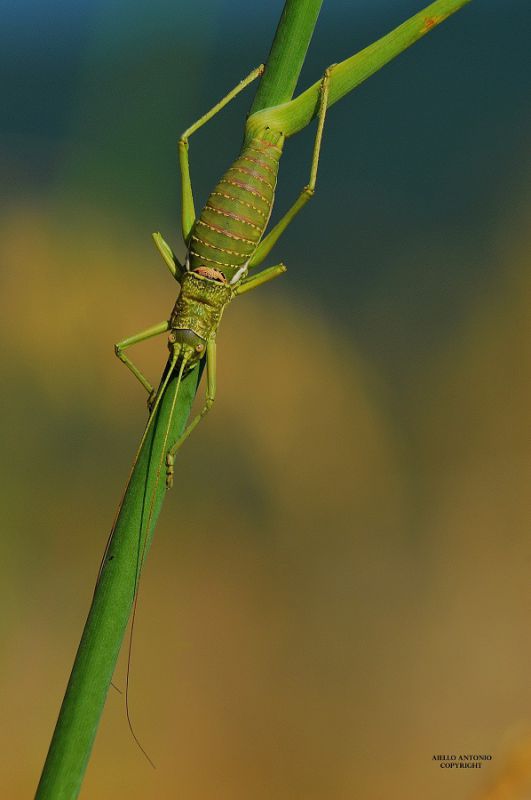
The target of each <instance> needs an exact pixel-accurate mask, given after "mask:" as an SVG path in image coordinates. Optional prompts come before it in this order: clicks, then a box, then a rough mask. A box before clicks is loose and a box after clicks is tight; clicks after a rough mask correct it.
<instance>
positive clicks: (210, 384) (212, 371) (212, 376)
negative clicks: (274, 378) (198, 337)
mask: <svg viewBox="0 0 531 800" xmlns="http://www.w3.org/2000/svg"><path fill="white" fill-rule="evenodd" d="M206 378H207V390H206V399H205V405H204V406H203V408H202V409H201V411H200V412H199V414H198V415H197V416H196V417H195V418H194V419H193V420H192V422H191V423H190V424H189V425H188V427H187V428H186V430H185V431H184V432H183V433H182V434H181V436H180V437H179V438H178V439H177V441H176V442H175V444H174V445H173V447H170V449H169V450H168V452H167V454H166V486H167V488H168V489H170V488H171V487H172V486H173V465H174V462H175V454H176V452H177V450H178V449H179V448H180V447H181V445H182V444H183V443H184V442H185V441H186V439H188V437H189V436H190V434H191V433H192V431H193V430H194V429H195V428H196V427H197V425H198V424H199V423H200V422H201V420H202V419H203V417H204V416H205V414H207V413H208V412H209V411H210V409H211V408H212V404H213V403H214V400H215V399H216V342H215V339H209V340H208V342H207V351H206Z"/></svg>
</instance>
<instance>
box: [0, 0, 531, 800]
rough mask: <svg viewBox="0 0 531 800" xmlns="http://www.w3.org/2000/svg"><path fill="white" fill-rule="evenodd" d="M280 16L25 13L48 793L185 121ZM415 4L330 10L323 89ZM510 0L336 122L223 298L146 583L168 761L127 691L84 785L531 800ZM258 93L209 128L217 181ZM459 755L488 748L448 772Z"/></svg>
mask: <svg viewBox="0 0 531 800" xmlns="http://www.w3.org/2000/svg"><path fill="white" fill-rule="evenodd" d="M281 6H282V4H281V3H273V4H271V7H270V8H269V7H268V8H267V9H256V10H253V11H251V10H249V9H248V8H246V7H245V6H244V5H243V4H242V3H232V4H229V3H227V2H224V0H217V2H215V0H208V2H206V3H205V8H204V9H203V11H202V13H201V19H197V14H196V9H195V8H192V6H189V7H186V6H184V5H182V6H181V5H179V4H177V6H176V4H175V3H169V2H167V0H156V1H155V2H151V3H150V4H148V3H147V2H146V0H135V2H133V3H131V4H130V5H129V6H126V4H125V3H124V2H123V0H117V2H113V3H111V4H106V5H104V4H103V3H94V4H93V6H91V7H89V6H88V4H83V3H82V2H81V0H79V2H77V3H73V4H70V5H69V6H68V8H67V7H66V5H64V4H62V3H60V2H59V0H56V2H55V3H53V4H52V6H51V8H50V9H48V13H44V9H43V8H42V7H41V6H39V5H38V4H37V3H36V2H31V0H27V2H26V3H24V4H23V12H22V11H20V10H19V11H18V12H17V11H16V10H12V11H10V12H9V14H8V15H7V22H6V31H7V32H6V31H4V34H3V36H5V37H6V41H5V43H4V44H5V46H4V48H3V50H2V56H1V57H0V58H1V60H2V63H3V65H4V66H5V67H6V69H7V70H8V72H7V73H6V74H7V76H8V78H9V81H8V82H9V85H10V87H11V88H12V89H13V90H14V91H13V93H12V97H11V99H10V101H9V103H8V104H7V110H6V109H4V110H3V112H2V114H3V116H2V120H3V122H2V149H1V163H2V166H4V167H5V168H6V175H7V180H6V182H5V185H6V187H8V191H7V192H6V197H5V201H4V203H3V206H2V209H1V219H0V226H1V241H0V263H1V265H2V269H1V273H0V281H1V293H2V298H3V301H4V302H3V313H2V315H1V317H0V326H1V336H2V341H3V342H4V348H3V352H2V356H3V357H2V364H1V368H2V374H3V379H4V393H3V405H4V414H3V415H2V429H3V442H4V447H3V453H4V459H2V482H1V485H2V489H3V494H4V496H3V502H2V508H3V509H4V520H5V523H6V524H5V529H4V536H3V537H2V558H1V562H0V563H1V569H2V576H1V585H2V590H3V591H2V597H3V603H2V605H3V614H2V625H3V628H2V642H3V648H2V658H1V661H0V666H1V677H2V681H1V686H2V711H3V713H2V719H3V724H2V726H1V729H0V730H1V734H0V735H1V740H0V752H1V753H2V755H3V758H2V761H3V769H2V774H1V777H0V796H1V797H5V798H10V800H19V798H20V799H21V800H22V798H27V797H31V796H32V793H33V791H34V789H35V787H36V784H37V780H38V776H39V773H40V769H41V767H42V763H43V760H44V757H45V754H46V750H47V746H48V743H49V739H50V736H51V733H52V730H53V726H54V724H55V719H56V715H57V712H58V710H59V705H60V702H61V699H62V695H63V692H64V688H65V686H66V681H67V678H68V674H69V671H70V668H71V665H72V661H73V657H74V654H75V650H76V647H77V643H78V640H79V637H80V634H81V630H82V626H83V623H84V619H85V616H86V613H87V610H88V606H89V603H90V599H91V595H92V590H93V584H94V581H95V578H96V574H97V569H98V565H99V561H100V557H101V554H102V552H103V548H104V544H105V541H106V537H107V533H108V530H109V527H110V524H111V522H112V518H113V513H114V510H115V505H116V502H117V501H118V498H119V496H120V492H121V489H122V486H123V482H124V481H125V478H126V476H127V474H128V467H129V464H130V461H131V458H132V455H133V453H134V450H135V445H136V443H137V441H138V439H139V436H140V433H141V430H142V426H143V422H144V419H145V413H146V408H145V397H144V396H143V394H142V390H141V388H139V386H138V385H137V384H136V383H135V382H134V380H133V379H132V377H131V376H130V375H129V373H128V372H127V371H126V370H125V369H124V368H123V367H122V366H121V365H119V364H118V362H117V361H116V359H115V358H114V355H113V352H112V345H113V343H114V342H115V341H117V340H118V339H120V338H123V337H124V336H126V335H129V334H131V333H133V332H134V331H136V330H140V329H142V328H144V327H146V326H147V325H150V324H152V323H155V322H157V321H159V320H160V319H162V318H164V316H166V314H167V313H168V311H169V310H170V309H171V306H172V304H173V302H174V299H175V288H174V285H173V283H172V279H171V276H170V275H169V273H168V272H167V270H166V269H165V267H164V265H163V263H162V261H161V260H160V258H159V257H158V256H157V254H156V252H155V251H154V249H153V247H152V244H151V242H150V236H149V234H150V232H151V231H152V230H157V229H161V230H162V232H163V234H164V235H165V236H166V237H167V238H168V239H169V240H171V241H172V242H173V243H174V244H175V246H176V249H178V248H179V247H181V250H180V252H181V254H182V245H179V236H178V225H177V223H176V220H177V219H178V191H179V188H178V172H177V165H176V158H175V139H176V137H177V135H178V133H179V131H180V130H182V129H183V128H184V127H185V126H186V125H187V124H189V123H190V122H191V121H192V120H193V119H194V118H195V117H197V116H198V115H199V114H200V113H202V111H204V110H205V109H206V108H207V107H208V106H209V105H211V104H212V103H213V102H214V101H215V100H216V99H217V98H218V97H219V96H221V94H223V93H224V92H225V91H226V90H227V89H228V88H229V87H230V86H232V85H233V84H235V83H236V82H237V80H239V78H240V77H242V76H243V75H244V74H245V73H246V72H247V71H248V70H249V69H250V68H251V67H252V66H253V65H254V64H255V63H258V62H259V61H260V60H261V59H263V58H264V57H265V55H266V54H267V49H268V46H269V43H270V40H271V36H272V33H273V30H274V27H275V24H276V20H277V18H278V15H279V13H280V9H281ZM418 8H419V4H418V3H416V2H406V1H405V0H400V2H396V3H394V4H390V3H389V2H386V1H384V0H381V2H379V3H375V4H374V5H372V4H369V3H360V4H359V7H358V4H344V3H341V2H339V0H337V1H335V2H332V1H331V2H330V3H328V4H326V3H325V7H324V10H323V17H322V20H321V21H320V23H319V25H318V27H317V30H316V36H315V39H316V41H315V43H314V46H313V47H312V51H311V54H310V57H309V60H308V64H307V66H306V67H305V72H304V76H306V77H305V81H303V83H304V82H306V83H307V82H309V80H313V79H315V77H316V76H317V75H318V74H320V72H322V69H323V67H324V66H326V64H327V63H330V62H331V61H334V60H338V59H340V58H343V57H346V56H347V55H349V54H350V53H351V52H354V51H355V50H356V49H358V48H360V47H361V46H363V45H365V44H367V43H368V42H370V41H372V40H373V39H374V38H376V37H377V36H378V35H381V34H382V33H384V32H385V31H386V30H387V29H389V28H390V27H392V26H393V25H396V24H398V23H399V22H400V21H401V20H402V19H403V18H405V17H407V16H408V15H410V14H412V13H414V12H415V11H417V10H418ZM504 9H505V6H504V5H503V4H502V3H501V2H495V1H494V0H484V2H483V3H482V4H479V3H478V4H472V6H471V7H470V8H469V9H467V10H465V11H464V12H462V14H460V15H458V16H457V17H456V18H455V19H453V20H451V21H450V22H449V23H447V25H446V26H445V27H444V28H443V29H441V30H440V31H437V32H435V33H434V35H433V38H432V37H431V36H430V37H428V38H427V39H426V40H425V41H423V42H422V43H420V44H419V45H418V46H416V47H415V48H414V49H413V50H411V51H410V52H409V53H407V54H405V55H404V56H403V57H401V58H400V59H399V60H398V61H397V62H396V63H395V64H393V65H392V66H390V67H388V68H387V69H386V70H384V71H383V72H382V73H381V75H378V76H376V77H375V78H373V79H371V81H370V82H368V83H367V84H366V85H365V86H364V87H362V88H361V89H360V90H359V91H357V92H356V93H354V94H353V95H352V96H350V97H349V98H347V99H345V100H344V101H342V103H341V104H339V105H338V106H337V108H334V110H333V112H331V113H330V117H329V121H328V122H327V130H326V132H325V144H324V152H323V160H322V165H321V174H320V176H319V178H320V180H319V187H318V192H317V196H316V199H315V200H314V201H313V204H312V205H311V207H309V208H308V210H307V212H306V211H305V213H304V216H303V217H301V219H300V220H298V221H297V223H295V224H294V226H293V229H292V230H290V232H289V233H287V234H286V235H285V239H284V241H282V243H281V244H279V246H278V247H277V248H276V250H275V253H274V254H273V258H274V260H275V261H277V260H280V259H282V260H284V261H286V263H287V265H288V268H289V272H288V274H287V275H286V276H285V277H283V278H282V280H279V281H278V282H275V284H274V285H273V284H272V285H271V286H269V287H265V288H264V289H262V290H261V291H260V292H256V293H253V295H252V296H249V297H248V298H247V297H246V298H245V299H242V301H239V302H238V303H237V304H236V303H235V304H234V306H233V307H231V309H230V310H229V312H228V313H227V315H226V318H225V319H224V322H223V326H222V330H221V333H220V337H219V347H218V352H219V367H218V399H217V401H216V404H215V407H214V410H213V411H212V413H211V415H210V416H209V417H208V419H207V420H206V421H205V422H204V423H203V424H202V425H201V426H200V428H199V429H198V430H197V432H196V433H195V434H194V436H193V438H192V439H191V440H190V441H189V443H188V444H187V445H186V447H185V448H183V451H182V452H181V454H180V456H179V460H178V465H177V466H176V487H175V489H174V490H172V492H170V493H169V495H168V497H167V501H166V505H165V508H164V510H163V514H162V517H161V520H160V522H159V526H158V531H157V535H156V538H155V542H154V546H153V548H152V550H151V553H150V556H149V561H148V564H147V568H146V570H145V572H144V576H143V580H142V587H141V595H140V606H139V613H138V617H137V624H136V629H135V645H134V658H133V664H132V690H131V706H132V711H133V719H134V722H135V726H136V730H137V732H138V734H139V736H140V739H141V741H142V743H143V744H144V746H145V747H146V749H147V750H148V752H149V753H150V755H151V756H152V758H153V760H154V761H155V762H156V764H157V769H156V770H155V771H153V770H151V769H150V767H149V765H148V764H147V763H146V761H145V760H144V758H143V756H142V754H141V753H140V752H139V750H138V749H137V748H136V746H135V744H134V742H133V740H132V737H131V736H130V734H129V731H128V729H127V724H126V718H125V713H124V707H123V697H122V696H120V694H118V692H115V691H111V693H110V694H109V698H108V702H107V706H106V709H105V712H104V716H103V719H102V724H101V727H100V730H99V733H98V737H97V740H96V745H95V748H94V752H93V756H92V759H91V762H90V765H89V769H88V772H87V777H86V781H85V784H84V788H83V790H82V794H81V797H82V798H87V800H88V798H98V800H99V799H100V798H101V800H110V798H113V800H116V798H131V799H132V800H134V799H135V798H150V799H151V798H153V799H154V800H167V799H168V800H169V799H170V798H186V799H187V800H214V799H215V800H250V798H252V800H272V798H275V800H277V798H278V800H299V798H300V800H317V799H319V800H324V799H325V798H326V800H347V798H348V799H349V800H350V798H356V800H383V798H386V799H387V798H393V800H413V799H415V800H416V799H417V798H422V800H447V798H452V800H529V798H531V746H530V741H531V709H530V702H531V685H530V681H529V674H530V656H531V645H530V641H529V635H528V631H529V611H530V602H529V601H530V594H529V564H530V555H531V553H530V543H529V522H530V504H529V494H530V493H529V484H530V479H531V474H530V473H531V445H530V442H531V437H530V435H529V432H530V431H529V423H530V410H529V409H530V408H531V366H530V365H531V359H530V355H531V352H530V350H531V337H530V333H531V331H530V322H529V320H530V310H531V277H530V274H529V269H528V252H529V248H530V245H531V232H530V228H529V217H530V213H529V212H530V208H531V203H530V197H529V192H528V189H527V188H526V185H528V181H527V178H528V176H529V161H528V159H526V154H527V153H528V145H529V141H530V139H531V136H530V132H531V126H530V124H529V123H530V119H529V113H528V109H527V107H526V105H525V103H524V97H525V89H526V84H525V77H524V74H523V70H522V66H523V64H524V62H525V54H526V53H527V47H528V43H527V39H526V37H525V36H524V33H523V31H524V24H523V23H524V22H526V21H527V22H529V20H530V18H531V12H530V11H529V9H528V8H526V7H525V4H523V3H514V4H513V5H512V8H511V10H510V12H509V13H507V14H504V16H503V17H502V12H503V11H504ZM24 15H25V17H24ZM24 21H25V22H26V23H27V25H26V26H24V25H23V22H24ZM29 23H30V24H29ZM489 37H491V39H492V37H495V38H496V42H497V46H498V47H499V51H498V52H496V54H495V55H496V57H495V58H493V57H492V50H491V49H489V48H491V47H492V41H491V39H489ZM14 43H16V46H15V44H14ZM10 48H11V49H10ZM227 48H228V52H227ZM249 102H250V98H249V97H247V98H246V99H245V100H242V101H241V102H240V101H238V103H236V104H235V108H234V109H233V110H231V111H228V112H227V114H226V116H224V117H223V119H221V120H219V121H218V120H215V121H214V122H213V123H212V125H211V127H210V129H205V131H204V133H203V132H202V133H201V134H200V135H198V137H197V143H196V142H194V143H193V146H192V147H191V159H192V168H193V170H194V173H193V177H194V179H195V183H196V185H197V198H198V202H199V201H201V200H202V199H204V196H205V194H206V192H207V191H208V189H209V187H210V186H211V185H212V184H213V182H214V181H215V180H216V179H217V177H219V173H220V172H221V170H222V169H223V168H224V166H226V164H227V163H228V162H229V161H230V159H231V157H232V156H233V155H234V152H235V150H236V149H237V147H238V145H239V141H240V136H241V123H242V119H243V115H244V114H245V110H246V108H247V107H248V103H249ZM299 138H300V141H299ZM311 142H312V131H306V132H305V133H304V134H303V135H302V136H301V137H298V138H297V139H294V140H293V143H290V145H289V148H288V152H287V154H286V157H285V161H286V164H285V167H284V165H282V168H281V174H280V190H279V199H278V210H277V213H279V212H280V211H281V210H282V209H284V208H285V207H286V206H287V205H288V203H289V202H290V201H291V199H292V197H294V196H295V194H296V192H297V190H298V188H299V187H300V186H301V185H303V184H304V182H305V180H306V173H307V168H308V163H309V154H310V150H311ZM277 255H278V258H275V256H277ZM271 263H273V261H272V262H271ZM165 357H166V350H165V346H164V343H163V342H161V341H154V342H151V343H149V344H146V345H145V346H142V349H140V348H138V353H137V359H138V361H139V363H141V364H142V365H143V366H145V368H146V370H147V371H148V373H149V374H150V375H152V376H153V378H155V376H156V375H157V374H158V372H160V370H161V367H162V365H163V363H164V360H165ZM125 666H126V665H125V661H124V659H123V658H122V660H121V662H120V664H119V667H118V669H117V673H116V677H115V682H116V684H117V686H118V687H120V688H122V689H123V687H124V682H125ZM462 752H465V753H483V754H484V753H486V754H492V756H493V760H492V762H490V763H488V764H485V765H484V766H483V768H482V769H480V770H461V771H459V772H458V773H454V771H452V770H445V769H441V768H440V767H439V765H438V764H436V763H435V762H433V761H432V756H433V755H434V754H444V753H462Z"/></svg>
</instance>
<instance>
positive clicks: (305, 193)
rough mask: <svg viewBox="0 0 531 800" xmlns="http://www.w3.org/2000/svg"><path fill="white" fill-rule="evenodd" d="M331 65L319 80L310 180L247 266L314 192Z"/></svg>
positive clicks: (264, 251)
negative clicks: (319, 88) (319, 89)
mask: <svg viewBox="0 0 531 800" xmlns="http://www.w3.org/2000/svg"><path fill="white" fill-rule="evenodd" d="M331 69H332V67H328V69H327V70H325V74H324V75H323V80H322V82H321V92H320V101H319V113H318V115H317V133H316V134H315V142H314V145H313V157H312V164H311V167H310V180H309V183H308V185H307V186H305V187H304V189H303V190H302V192H301V193H300V195H299V196H298V198H297V199H296V200H295V202H294V203H293V205H292V206H291V208H290V209H289V211H288V212H287V213H286V214H284V216H283V217H282V219H281V220H279V222H277V224H276V225H275V227H274V228H273V230H271V231H270V232H269V233H268V234H267V236H266V237H265V239H263V241H262V242H261V243H260V244H259V245H258V247H257V248H256V250H255V252H254V254H253V256H252V258H251V260H250V261H249V267H256V266H258V264H261V263H262V261H263V260H264V258H265V257H266V256H267V255H268V254H269V253H270V252H271V250H272V249H273V247H274V246H275V244H276V243H277V241H278V240H279V238H280V237H281V235H282V234H283V233H284V231H285V230H286V228H287V227H288V225H289V224H290V222H291V221H292V220H293V218H294V217H295V216H296V215H297V214H298V213H299V211H300V210H301V208H304V206H305V205H306V203H307V202H308V200H309V199H310V198H311V197H313V195H314V193H315V182H316V180H317V167H318V165H319V153H320V151H321V142H322V139H323V127H324V121H325V117H326V109H327V107H328V84H329V81H330V71H331Z"/></svg>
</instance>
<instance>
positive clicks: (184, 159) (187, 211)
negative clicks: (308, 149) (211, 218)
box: [179, 64, 264, 242]
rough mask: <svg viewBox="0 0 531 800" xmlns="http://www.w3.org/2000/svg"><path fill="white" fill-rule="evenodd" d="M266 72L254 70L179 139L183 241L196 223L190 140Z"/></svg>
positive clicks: (259, 69) (261, 69)
mask: <svg viewBox="0 0 531 800" xmlns="http://www.w3.org/2000/svg"><path fill="white" fill-rule="evenodd" d="M263 71H264V65H263V64H260V66H259V67H257V68H256V69H253V71H252V72H250V73H249V75H247V77H246V78H244V79H243V80H242V81H240V83H239V84H238V85H237V86H235V87H234V89H232V91H230V92H229V93H228V94H226V95H225V97H222V98H221V100H220V101H219V103H216V105H215V106H213V107H212V108H211V109H210V111H207V113H206V114H203V116H202V117H200V119H198V120H197V122H194V124H193V125H190V127H189V128H187V129H186V130H185V132H184V133H183V134H182V136H181V138H180V139H179V165H180V167H181V215H182V229H183V239H184V241H185V242H188V237H189V236H190V231H191V230H192V226H193V224H194V222H195V205H194V195H193V191H192V182H191V179H190V162H189V160H188V139H189V138H190V136H191V135H192V133H195V132H196V131H197V130H198V129H199V128H201V126H202V125H204V124H205V123H206V122H208V121H209V120H211V119H212V117H213V116H215V115H216V114H217V113H218V111H221V109H222V108H224V107H225V106H226V105H227V103H230V101H231V100H233V99H234V98H235V97H236V96H237V95H238V94H239V93H240V92H241V91H242V90H243V89H245V87H246V86H248V85H249V84H250V83H252V82H253V81H254V80H255V78H258V77H259V76H260V75H261V74H262V73H263Z"/></svg>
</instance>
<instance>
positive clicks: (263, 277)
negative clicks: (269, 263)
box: [234, 264, 287, 295]
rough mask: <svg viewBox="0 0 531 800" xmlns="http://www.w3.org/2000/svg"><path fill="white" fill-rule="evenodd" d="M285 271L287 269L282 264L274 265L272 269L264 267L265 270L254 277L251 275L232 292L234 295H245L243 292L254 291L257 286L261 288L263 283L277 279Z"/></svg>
mask: <svg viewBox="0 0 531 800" xmlns="http://www.w3.org/2000/svg"><path fill="white" fill-rule="evenodd" d="M286 269H287V267H286V266H285V265H284V264H275V265H274V266H273V267H266V269H263V270H262V271H261V272H258V273H257V274H256V275H252V276H251V277H249V278H246V279H245V280H243V281H242V282H241V283H240V285H239V286H237V287H236V289H235V290H234V294H235V295H240V294H245V292H250V291H252V290H253V289H256V288H257V287H258V286H262V284H263V283H267V282H268V281H272V280H273V278H278V276H279V275H282V274H283V273H284V272H285V271H286Z"/></svg>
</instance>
